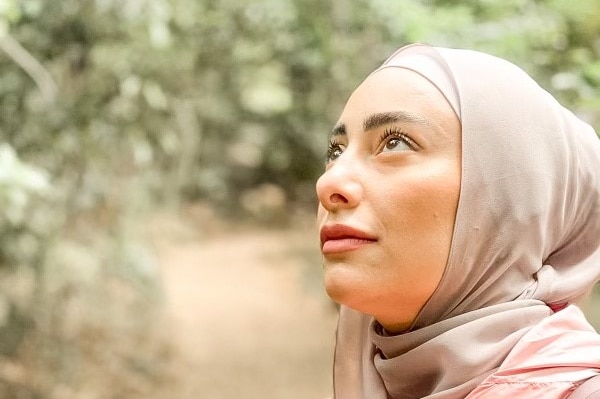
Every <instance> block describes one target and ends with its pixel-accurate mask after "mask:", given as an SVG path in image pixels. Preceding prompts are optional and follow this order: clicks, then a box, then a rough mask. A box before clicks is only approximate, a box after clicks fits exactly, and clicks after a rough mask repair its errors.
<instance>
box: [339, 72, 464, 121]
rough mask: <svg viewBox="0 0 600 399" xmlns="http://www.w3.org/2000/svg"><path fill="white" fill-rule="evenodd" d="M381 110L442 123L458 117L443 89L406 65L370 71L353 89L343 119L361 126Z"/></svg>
mask: <svg viewBox="0 0 600 399" xmlns="http://www.w3.org/2000/svg"><path fill="white" fill-rule="evenodd" d="M380 112H403V113H406V114H412V115H415V116H418V117H421V118H423V119H424V120H427V121H429V122H430V123H432V124H436V125H439V124H440V123H442V122H443V121H444V120H447V119H455V120H456V119H457V118H456V115H455V113H454V111H453V110H452V107H451V106H450V104H449V103H448V101H447V100H446V98H445V97H444V96H443V95H442V93H441V92H440V91H439V90H438V89H437V87H435V86H434V85H433V84H432V83H431V82H430V81H429V80H427V79H426V78H424V77H423V76H421V75H420V74H418V73H416V72H413V71H411V70H408V69H404V68H384V69H380V70H378V71H376V72H374V73H373V74H371V75H370V76H369V77H367V79H365V81H364V82H363V83H361V85H360V86H359V87H358V88H357V89H356V90H355V91H354V93H352V95H351V96H350V98H349V99H348V102H347V103H346V107H345V108H344V111H343V112H342V115H341V117H340V123H344V124H346V125H354V127H355V128H357V127H358V124H359V123H362V122H361V121H363V120H364V119H365V118H367V117H368V116H369V115H372V114H374V113H380Z"/></svg>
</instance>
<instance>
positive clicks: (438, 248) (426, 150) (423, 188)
mask: <svg viewBox="0 0 600 399" xmlns="http://www.w3.org/2000/svg"><path fill="white" fill-rule="evenodd" d="M382 113H384V117H381V114H382ZM390 113H391V115H393V117H389V115H390ZM398 113H400V118H398ZM373 115H380V116H379V117H378V118H377V117H376V118H375V122H376V123H369V124H370V125H371V126H365V121H366V120H368V119H369V118H370V117H371V118H370V119H371V122H373V117H372V116H373ZM385 115H387V116H385ZM365 127H367V129H366V130H365ZM386 131H387V132H389V131H395V132H396V135H395V136H388V137H387V138H383V139H382V135H384V134H386ZM398 132H400V134H401V135H402V136H398ZM331 141H332V142H331V143H330V149H329V159H328V163H327V166H326V170H325V172H324V173H323V175H322V176H321V177H320V178H319V180H318V181H317V185H316V189H317V195H318V198H319V208H318V215H317V218H318V224H319V226H320V228H322V227H323V226H332V225H339V224H342V225H347V226H352V227H354V228H357V229H359V230H361V231H363V232H366V233H368V234H369V235H370V236H372V237H373V238H375V240H374V241H364V242H359V245H357V246H354V247H352V248H351V249H349V250H342V251H339V252H334V253H324V255H323V263H324V279H325V287H326V290H327V293H328V294H329V296H330V297H331V298H332V299H333V300H334V301H336V302H338V303H340V304H343V305H346V306H348V307H350V308H353V309H355V310H358V311H360V312H362V313H365V314H369V315H372V316H373V317H375V319H376V320H377V321H378V322H379V323H380V324H381V325H382V326H383V327H384V328H385V329H386V330H387V331H388V332H390V333H399V332H402V331H405V330H406V329H408V328H409V327H410V326H411V324H412V323H413V321H414V320H415V318H416V317H417V315H418V313H419V311H420V310H421V308H422V307H423V305H424V304H425V303H426V302H427V300H428V299H429V298H430V297H431V295H432V294H433V292H434V291H435V289H436V287H437V286H438V284H439V282H440V280H441V277H442V274H443V272H444V269H445V266H446V263H447V260H448V254H449V251H450V246H451V241H452V232H453V228H454V222H455V217H456V209H457V206H458V198H459V193H460V179H461V126H460V122H459V120H458V118H457V117H456V115H455V113H454V111H453V110H452V108H451V106H450V105H449V103H448V102H447V101H446V99H445V98H444V96H443V95H442V94H441V93H440V92H439V91H438V89H437V88H436V87H435V86H433V85H432V84H431V83H430V82H429V81H428V80H426V79H425V78H423V77H422V76H421V75H419V74H417V73H415V72H412V71H410V70H407V69H402V68H384V69H382V70H380V71H377V72H376V73H374V74H372V75H371V76H369V77H368V78H367V79H366V80H365V81H364V82H363V83H362V84H361V85H360V86H359V87H358V88H357V89H356V90H355V91H354V93H353V94H352V95H351V96H350V98H349V100H348V102H347V103H346V106H345V108H344V110H343V112H342V115H341V116H340V119H339V122H338V124H337V125H336V128H334V131H333V133H332V137H331ZM325 252H327V251H325Z"/></svg>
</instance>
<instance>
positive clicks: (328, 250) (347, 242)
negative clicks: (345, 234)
mask: <svg viewBox="0 0 600 399" xmlns="http://www.w3.org/2000/svg"><path fill="white" fill-rule="evenodd" d="M374 242H375V241H374V240H364V239H360V238H342V239H339V240H329V241H325V243H323V248H322V249H321V252H323V254H324V255H327V254H336V253H340V252H347V251H353V250H355V249H359V248H362V247H364V246H365V245H369V244H373V243H374Z"/></svg>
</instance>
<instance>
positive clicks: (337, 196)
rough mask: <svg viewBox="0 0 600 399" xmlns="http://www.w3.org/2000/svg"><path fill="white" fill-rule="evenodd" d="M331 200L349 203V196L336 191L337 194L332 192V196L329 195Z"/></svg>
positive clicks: (336, 202) (337, 202)
mask: <svg viewBox="0 0 600 399" xmlns="http://www.w3.org/2000/svg"><path fill="white" fill-rule="evenodd" d="M329 199H330V201H331V202H333V203H335V204H339V203H342V204H347V203H348V198H346V197H344V196H343V195H341V194H338V193H335V194H331V196H330V197H329Z"/></svg>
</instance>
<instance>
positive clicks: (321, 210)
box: [317, 203, 327, 224]
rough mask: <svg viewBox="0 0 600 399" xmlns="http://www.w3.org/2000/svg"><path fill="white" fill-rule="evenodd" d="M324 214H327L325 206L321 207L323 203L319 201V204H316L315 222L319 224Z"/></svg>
mask: <svg viewBox="0 0 600 399" xmlns="http://www.w3.org/2000/svg"><path fill="white" fill-rule="evenodd" d="M325 216H327V211H326V210H325V208H323V205H321V203H319V205H318V206H317V222H318V223H319V224H321V223H322V222H323V220H324V219H325Z"/></svg>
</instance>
